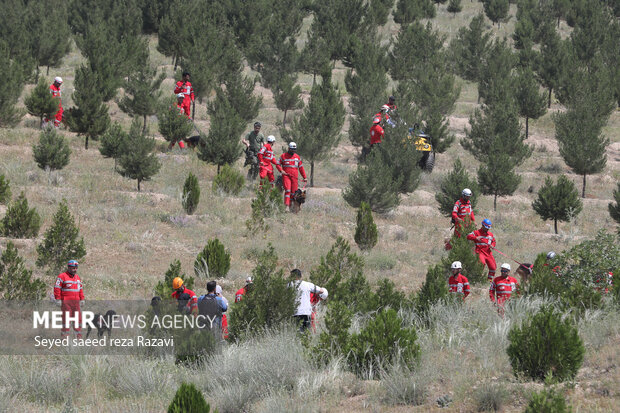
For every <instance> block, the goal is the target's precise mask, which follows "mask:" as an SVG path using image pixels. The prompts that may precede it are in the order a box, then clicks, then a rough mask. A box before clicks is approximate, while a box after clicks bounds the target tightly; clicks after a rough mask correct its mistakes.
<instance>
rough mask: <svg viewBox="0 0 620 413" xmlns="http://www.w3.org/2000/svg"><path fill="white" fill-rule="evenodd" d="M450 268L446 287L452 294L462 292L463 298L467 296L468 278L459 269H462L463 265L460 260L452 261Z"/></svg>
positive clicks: (468, 290)
mask: <svg viewBox="0 0 620 413" xmlns="http://www.w3.org/2000/svg"><path fill="white" fill-rule="evenodd" d="M450 270H451V271H452V275H451V276H450V278H449V279H448V288H449V290H450V292H451V293H454V294H462V295H463V300H465V299H466V298H467V296H468V295H469V292H470V289H469V280H468V279H467V277H465V276H464V275H463V274H461V271H462V270H463V266H462V264H461V262H460V261H454V262H453V263H452V265H451V266H450Z"/></svg>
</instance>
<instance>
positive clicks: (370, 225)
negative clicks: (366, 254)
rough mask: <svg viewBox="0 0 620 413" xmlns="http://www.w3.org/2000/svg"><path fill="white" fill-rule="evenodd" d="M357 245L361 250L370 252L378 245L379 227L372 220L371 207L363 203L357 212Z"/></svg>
mask: <svg viewBox="0 0 620 413" xmlns="http://www.w3.org/2000/svg"><path fill="white" fill-rule="evenodd" d="M355 243H356V244H357V246H358V247H360V249H361V250H370V249H372V248H373V247H374V246H375V245H377V225H376V224H375V221H374V220H373V219H372V211H371V210H370V205H368V204H367V203H366V202H364V201H362V203H361V204H360V209H359V210H358V211H357V225H356V227H355Z"/></svg>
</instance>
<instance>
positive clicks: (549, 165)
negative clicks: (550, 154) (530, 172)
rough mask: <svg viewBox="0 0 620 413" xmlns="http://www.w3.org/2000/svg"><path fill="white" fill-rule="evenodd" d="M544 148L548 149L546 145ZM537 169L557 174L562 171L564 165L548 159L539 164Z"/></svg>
mask: <svg viewBox="0 0 620 413" xmlns="http://www.w3.org/2000/svg"><path fill="white" fill-rule="evenodd" d="M543 148H545V150H546V149H547V147H546V146H543ZM536 170H537V171H539V172H544V173H548V174H553V175H557V174H559V173H562V165H560V164H559V163H555V162H549V161H548V160H545V161H543V163H541V164H540V165H538V167H537V168H536Z"/></svg>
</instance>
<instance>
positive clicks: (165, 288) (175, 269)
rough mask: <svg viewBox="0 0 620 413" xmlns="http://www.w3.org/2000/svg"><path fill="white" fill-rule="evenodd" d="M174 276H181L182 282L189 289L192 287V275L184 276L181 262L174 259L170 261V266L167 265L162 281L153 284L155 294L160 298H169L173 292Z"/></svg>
mask: <svg viewBox="0 0 620 413" xmlns="http://www.w3.org/2000/svg"><path fill="white" fill-rule="evenodd" d="M176 277H181V278H182V279H183V284H184V285H185V286H186V287H187V288H189V289H190V290H192V289H193V288H194V277H186V276H185V274H183V273H182V272H181V262H180V261H179V260H176V259H175V260H174V261H172V262H171V263H170V267H168V271H166V274H165V275H164V281H159V282H158V283H157V285H156V286H155V295H157V296H159V297H161V298H162V299H169V298H170V296H171V295H172V292H173V290H172V280H174V279H175V278H176Z"/></svg>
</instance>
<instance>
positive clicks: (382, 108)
mask: <svg viewBox="0 0 620 413" xmlns="http://www.w3.org/2000/svg"><path fill="white" fill-rule="evenodd" d="M388 110H390V107H389V106H388V105H383V106H381V112H383V113H387V112H388Z"/></svg>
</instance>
